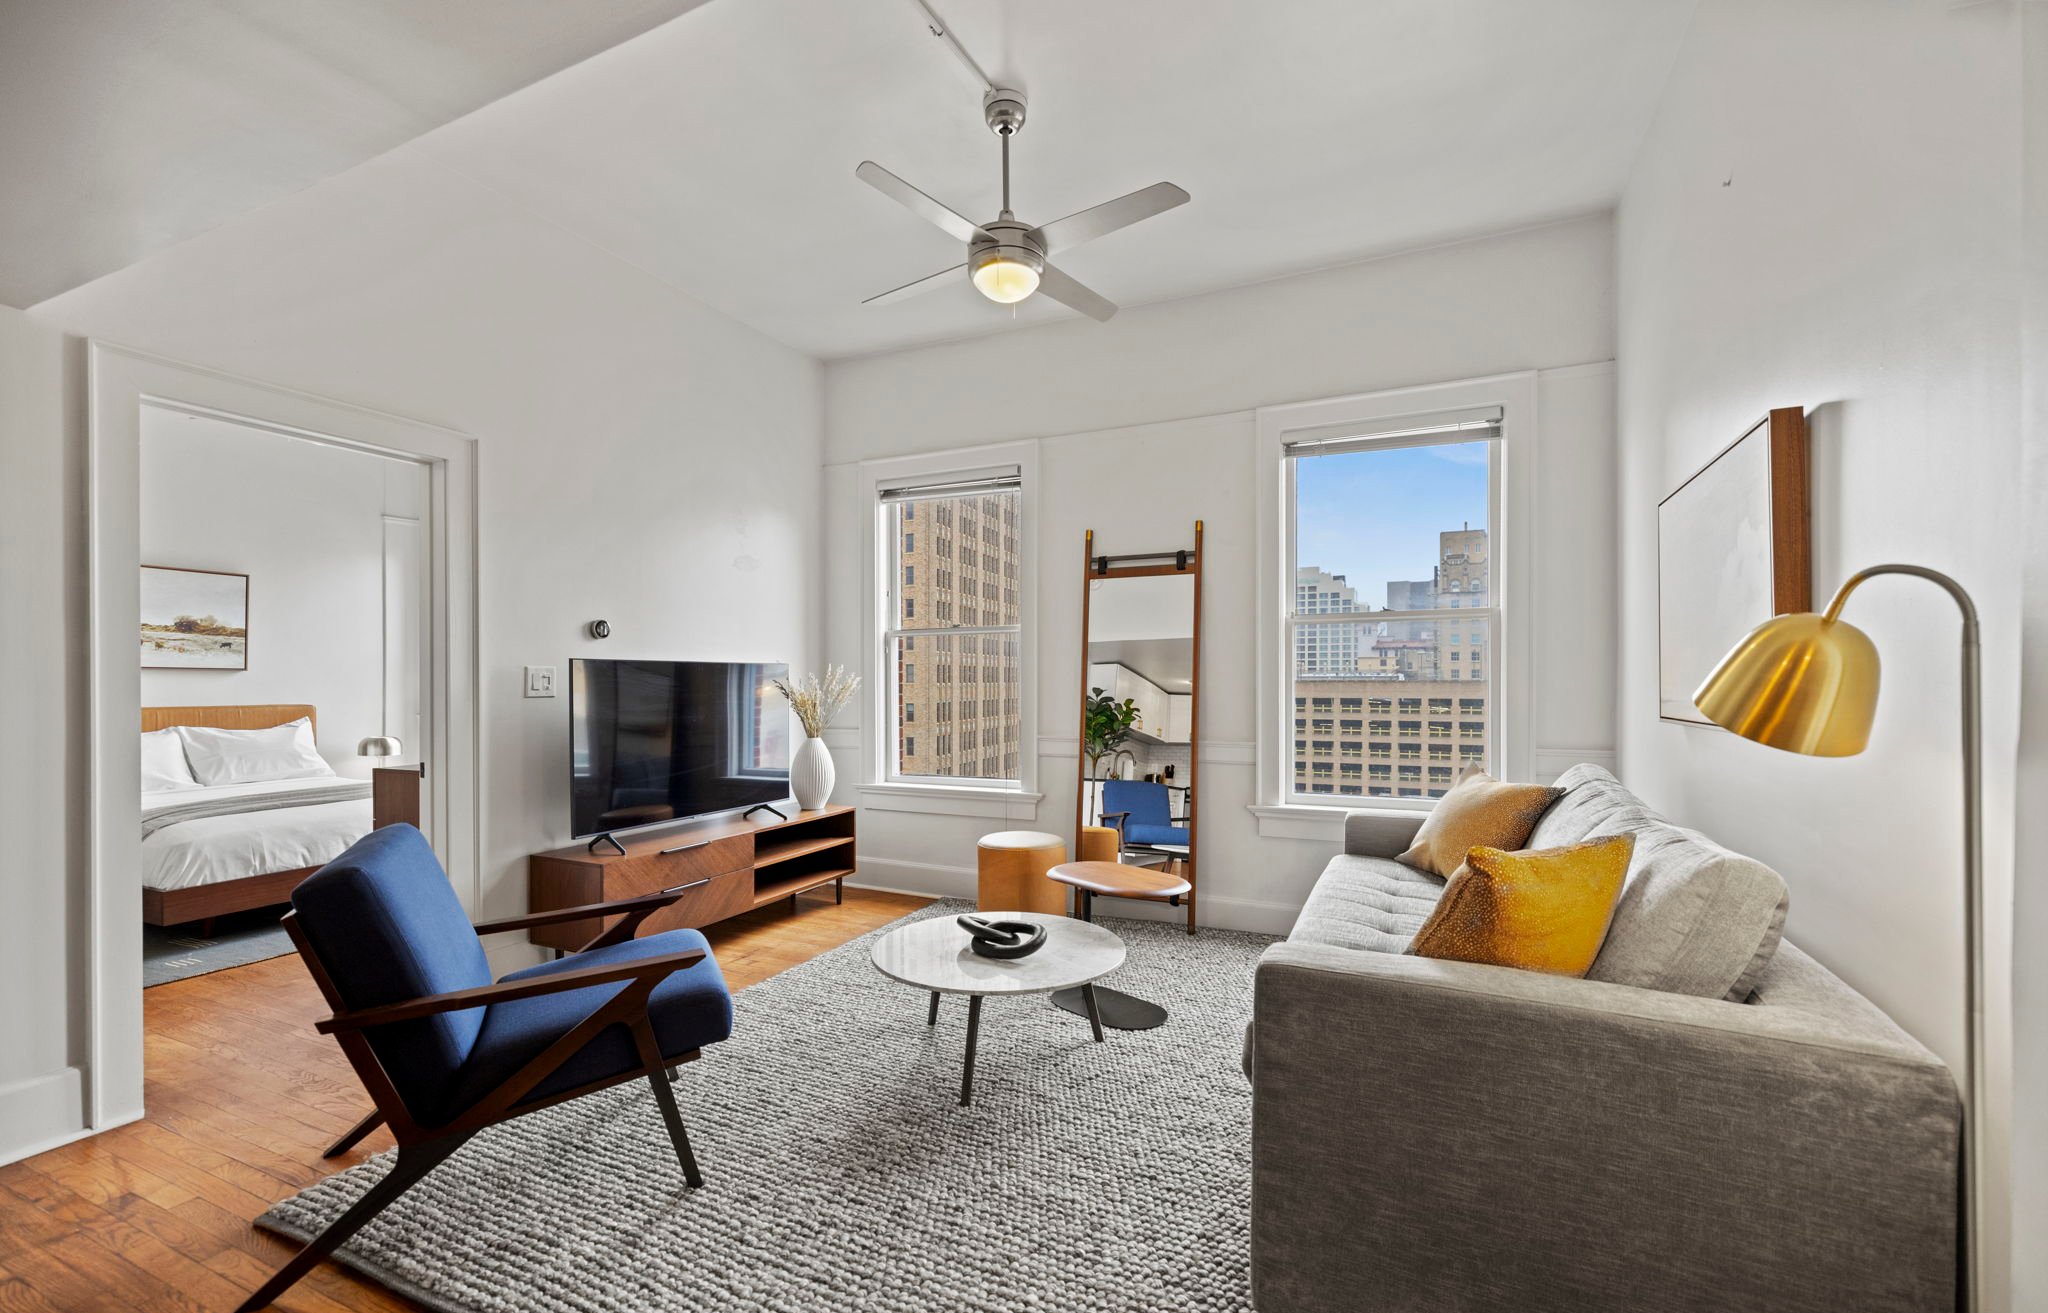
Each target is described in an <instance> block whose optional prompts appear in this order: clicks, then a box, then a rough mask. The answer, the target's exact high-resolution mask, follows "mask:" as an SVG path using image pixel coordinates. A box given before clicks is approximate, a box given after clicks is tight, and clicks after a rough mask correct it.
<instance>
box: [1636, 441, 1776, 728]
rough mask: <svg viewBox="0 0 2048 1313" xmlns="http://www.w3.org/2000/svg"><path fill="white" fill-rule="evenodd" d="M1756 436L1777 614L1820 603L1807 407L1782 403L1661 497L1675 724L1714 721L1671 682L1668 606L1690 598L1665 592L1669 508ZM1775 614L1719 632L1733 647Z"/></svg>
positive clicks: (1661, 561)
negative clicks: (1683, 700)
mask: <svg viewBox="0 0 2048 1313" xmlns="http://www.w3.org/2000/svg"><path fill="white" fill-rule="evenodd" d="M1755 442H1762V443H1764V444H1765V446H1766V450H1765V451H1764V452H1763V453H1762V454H1761V457H1762V458H1761V462H1760V463H1761V465H1762V468H1763V470H1764V471H1765V474H1764V478H1765V486H1764V488H1763V489H1762V493H1763V496H1764V498H1765V501H1766V506H1767V510H1766V515H1767V518H1768V526H1767V532H1766V542H1765V550H1766V551H1767V552H1768V554H1769V560H1768V562H1767V567H1766V568H1767V573H1768V576H1769V591H1770V606H1771V615H1785V614H1788V613H1790V612H1795V611H1810V610H1812V609H1813V518H1812V508H1811V490H1810V486H1809V476H1808V472H1807V471H1808V449H1809V442H1808V437H1807V428H1806V412H1805V410H1804V409H1803V408H1801V407H1798V406H1780V407H1775V408H1773V409H1772V410H1771V411H1770V413H1769V414H1767V415H1765V416H1764V417H1763V418H1762V419H1760V420H1758V421H1757V422H1756V423H1754V424H1752V425H1750V427H1749V428H1747V429H1745V430H1743V433H1742V435H1741V436H1740V437H1738V438H1736V439H1735V441H1733V442H1731V443H1729V444H1728V445H1727V446H1725V447H1723V448H1721V450H1719V451H1717V452H1715V453H1714V456H1713V458H1712V459H1710V460H1708V461H1707V462H1706V464H1704V465H1702V466H1700V467H1699V468H1698V469H1696V470H1694V471H1693V472H1692V473H1691V474H1689V475H1687V476H1686V477H1685V479H1684V480H1683V481H1682V482H1680V483H1679V485H1678V486H1677V487H1676V488H1673V489H1672V490H1671V492H1670V493H1669V494H1667V495H1666V496H1665V497H1664V498H1663V500H1661V501H1659V502H1658V503H1657V516H1658V531H1657V558H1658V563H1657V651H1658V717H1659V718H1660V719H1662V720H1666V721H1670V722H1672V723H1674V724H1687V725H1708V724H1711V723H1712V722H1710V721H1708V720H1707V719H1706V717H1705V716H1703V715H1701V714H1699V712H1698V711H1696V710H1694V709H1693V708H1692V707H1691V706H1690V703H1689V702H1688V703H1687V704H1686V705H1685V706H1683V707H1674V704H1673V702H1672V698H1671V690H1669V689H1668V688H1666V687H1665V684H1666V675H1665V664H1666V660H1665V658H1666V648H1667V644H1669V643H1670V642H1672V641H1673V640H1672V638H1671V636H1670V635H1669V634H1668V633H1667V632H1666V622H1667V615H1668V613H1667V612H1666V610H1665V608H1666V606H1667V604H1669V605H1677V604H1679V603H1680V602H1681V601H1682V600H1683V599H1678V598H1673V597H1668V596H1667V595H1666V592H1665V589H1666V567H1667V565H1669V564H1670V562H1668V561H1667V560H1666V552H1667V550H1668V547H1667V543H1666V541H1665V528H1666V524H1667V519H1666V516H1667V512H1668V511H1669V510H1670V508H1672V507H1673V506H1674V504H1675V503H1678V502H1679V501H1680V499H1681V498H1682V497H1684V496H1685V494H1686V492H1687V490H1688V489H1694V488H1699V487H1701V486H1703V484H1704V481H1705V480H1706V478H1707V476H1708V475H1709V474H1710V473H1711V472H1713V471H1715V470H1716V468H1717V467H1719V466H1721V464H1722V462H1723V461H1725V460H1729V459H1730V458H1731V457H1732V456H1734V455H1735V454H1736V453H1738V452H1744V451H1746V450H1747V448H1746V444H1750V443H1755ZM1768 619H1770V615H1756V616H1744V617H1740V618H1739V620H1738V618H1735V617H1729V618H1728V623H1726V624H1725V625H1724V626H1723V627H1725V628H1727V629H1728V631H1729V632H1728V633H1727V634H1726V636H1725V639H1722V638H1718V637H1717V640H1716V641H1717V642H1723V643H1725V645H1727V646H1733V645H1734V643H1735V642H1736V640H1738V639H1740V638H1741V637H1742V635H1743V634H1744V633H1746V632H1748V629H1749V628H1750V627H1753V626H1755V625H1759V624H1762V623H1763V622H1764V621H1765V620H1768ZM1707 673H1708V672H1707V671H1705V670H1702V671H1699V672H1698V674H1699V675H1700V677H1704V676H1705V675H1706V674H1707ZM1687 713H1690V714H1687Z"/></svg>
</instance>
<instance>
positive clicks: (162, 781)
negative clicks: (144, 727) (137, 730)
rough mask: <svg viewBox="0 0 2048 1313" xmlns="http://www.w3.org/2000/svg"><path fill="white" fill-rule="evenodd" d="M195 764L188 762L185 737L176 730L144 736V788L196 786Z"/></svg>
mask: <svg viewBox="0 0 2048 1313" xmlns="http://www.w3.org/2000/svg"><path fill="white" fill-rule="evenodd" d="M198 787H199V781H198V780H195V779H193V778H192V767H191V766H189V765H187V764H186V762H185V740H183V739H181V738H179V737H178V731H176V730H174V729H158V730H151V731H150V732H149V733H147V734H144V735H143V736H142V791H143V792H144V793H161V792H163V791H164V790H165V789H196V788H198Z"/></svg>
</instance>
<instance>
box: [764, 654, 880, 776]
mask: <svg viewBox="0 0 2048 1313" xmlns="http://www.w3.org/2000/svg"><path fill="white" fill-rule="evenodd" d="M771 682H772V683H773V684H774V685H775V688H776V691H777V692H779V693H781V694H782V696H784V697H786V698H788V699H789V706H790V709H791V710H792V711H794V712H796V718H797V719H798V720H799V721H802V722H803V727H804V741H803V743H802V745H801V746H799V747H798V748H797V750H796V751H795V753H793V754H791V756H790V759H789V791H790V792H791V793H792V794H794V795H795V796H796V805H797V806H799V807H801V808H802V809H803V810H805V811H816V810H817V809H818V808H820V807H823V806H824V805H825V801H826V799H828V798H830V797H831V796H832V781H833V776H834V773H835V772H834V771H833V768H832V754H831V752H830V751H828V750H827V749H826V747H825V739H824V734H825V727H826V726H827V725H829V724H831V723H832V718H833V717H834V716H836V715H838V714H839V712H840V710H841V708H843V707H845V706H846V704H847V702H848V701H850V700H851V699H852V697H853V692H854V690H855V689H857V688H859V687H860V676H859V675H851V674H848V673H847V671H846V668H845V667H844V666H827V667H825V673H824V675H823V677H820V676H818V675H805V676H804V677H803V678H802V679H777V680H773V681H771Z"/></svg>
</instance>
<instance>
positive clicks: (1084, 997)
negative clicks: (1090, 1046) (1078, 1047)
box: [1081, 980, 1102, 1044]
mask: <svg viewBox="0 0 2048 1313" xmlns="http://www.w3.org/2000/svg"><path fill="white" fill-rule="evenodd" d="M1081 1001H1082V1002H1084V1003H1086V1004H1087V1005H1088V1024H1089V1025H1090V1026H1092V1027H1094V1029H1095V1042H1096V1043H1097V1044H1100V1043H1102V1012H1101V1010H1100V1009H1098V1008H1097V1007H1096V1006H1095V982H1094V981H1092V980H1091V981H1089V982H1088V983H1087V984H1085V985H1083V986H1081Z"/></svg>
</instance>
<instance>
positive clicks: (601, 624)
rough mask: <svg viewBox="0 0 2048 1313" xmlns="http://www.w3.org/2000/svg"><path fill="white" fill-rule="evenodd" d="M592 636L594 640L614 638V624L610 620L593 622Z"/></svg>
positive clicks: (591, 627) (591, 625) (591, 624)
mask: <svg viewBox="0 0 2048 1313" xmlns="http://www.w3.org/2000/svg"><path fill="white" fill-rule="evenodd" d="M590 636H591V637H592V638H610V637H611V636H612V622H611V621H609V620H593V621H591V622H590Z"/></svg>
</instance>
